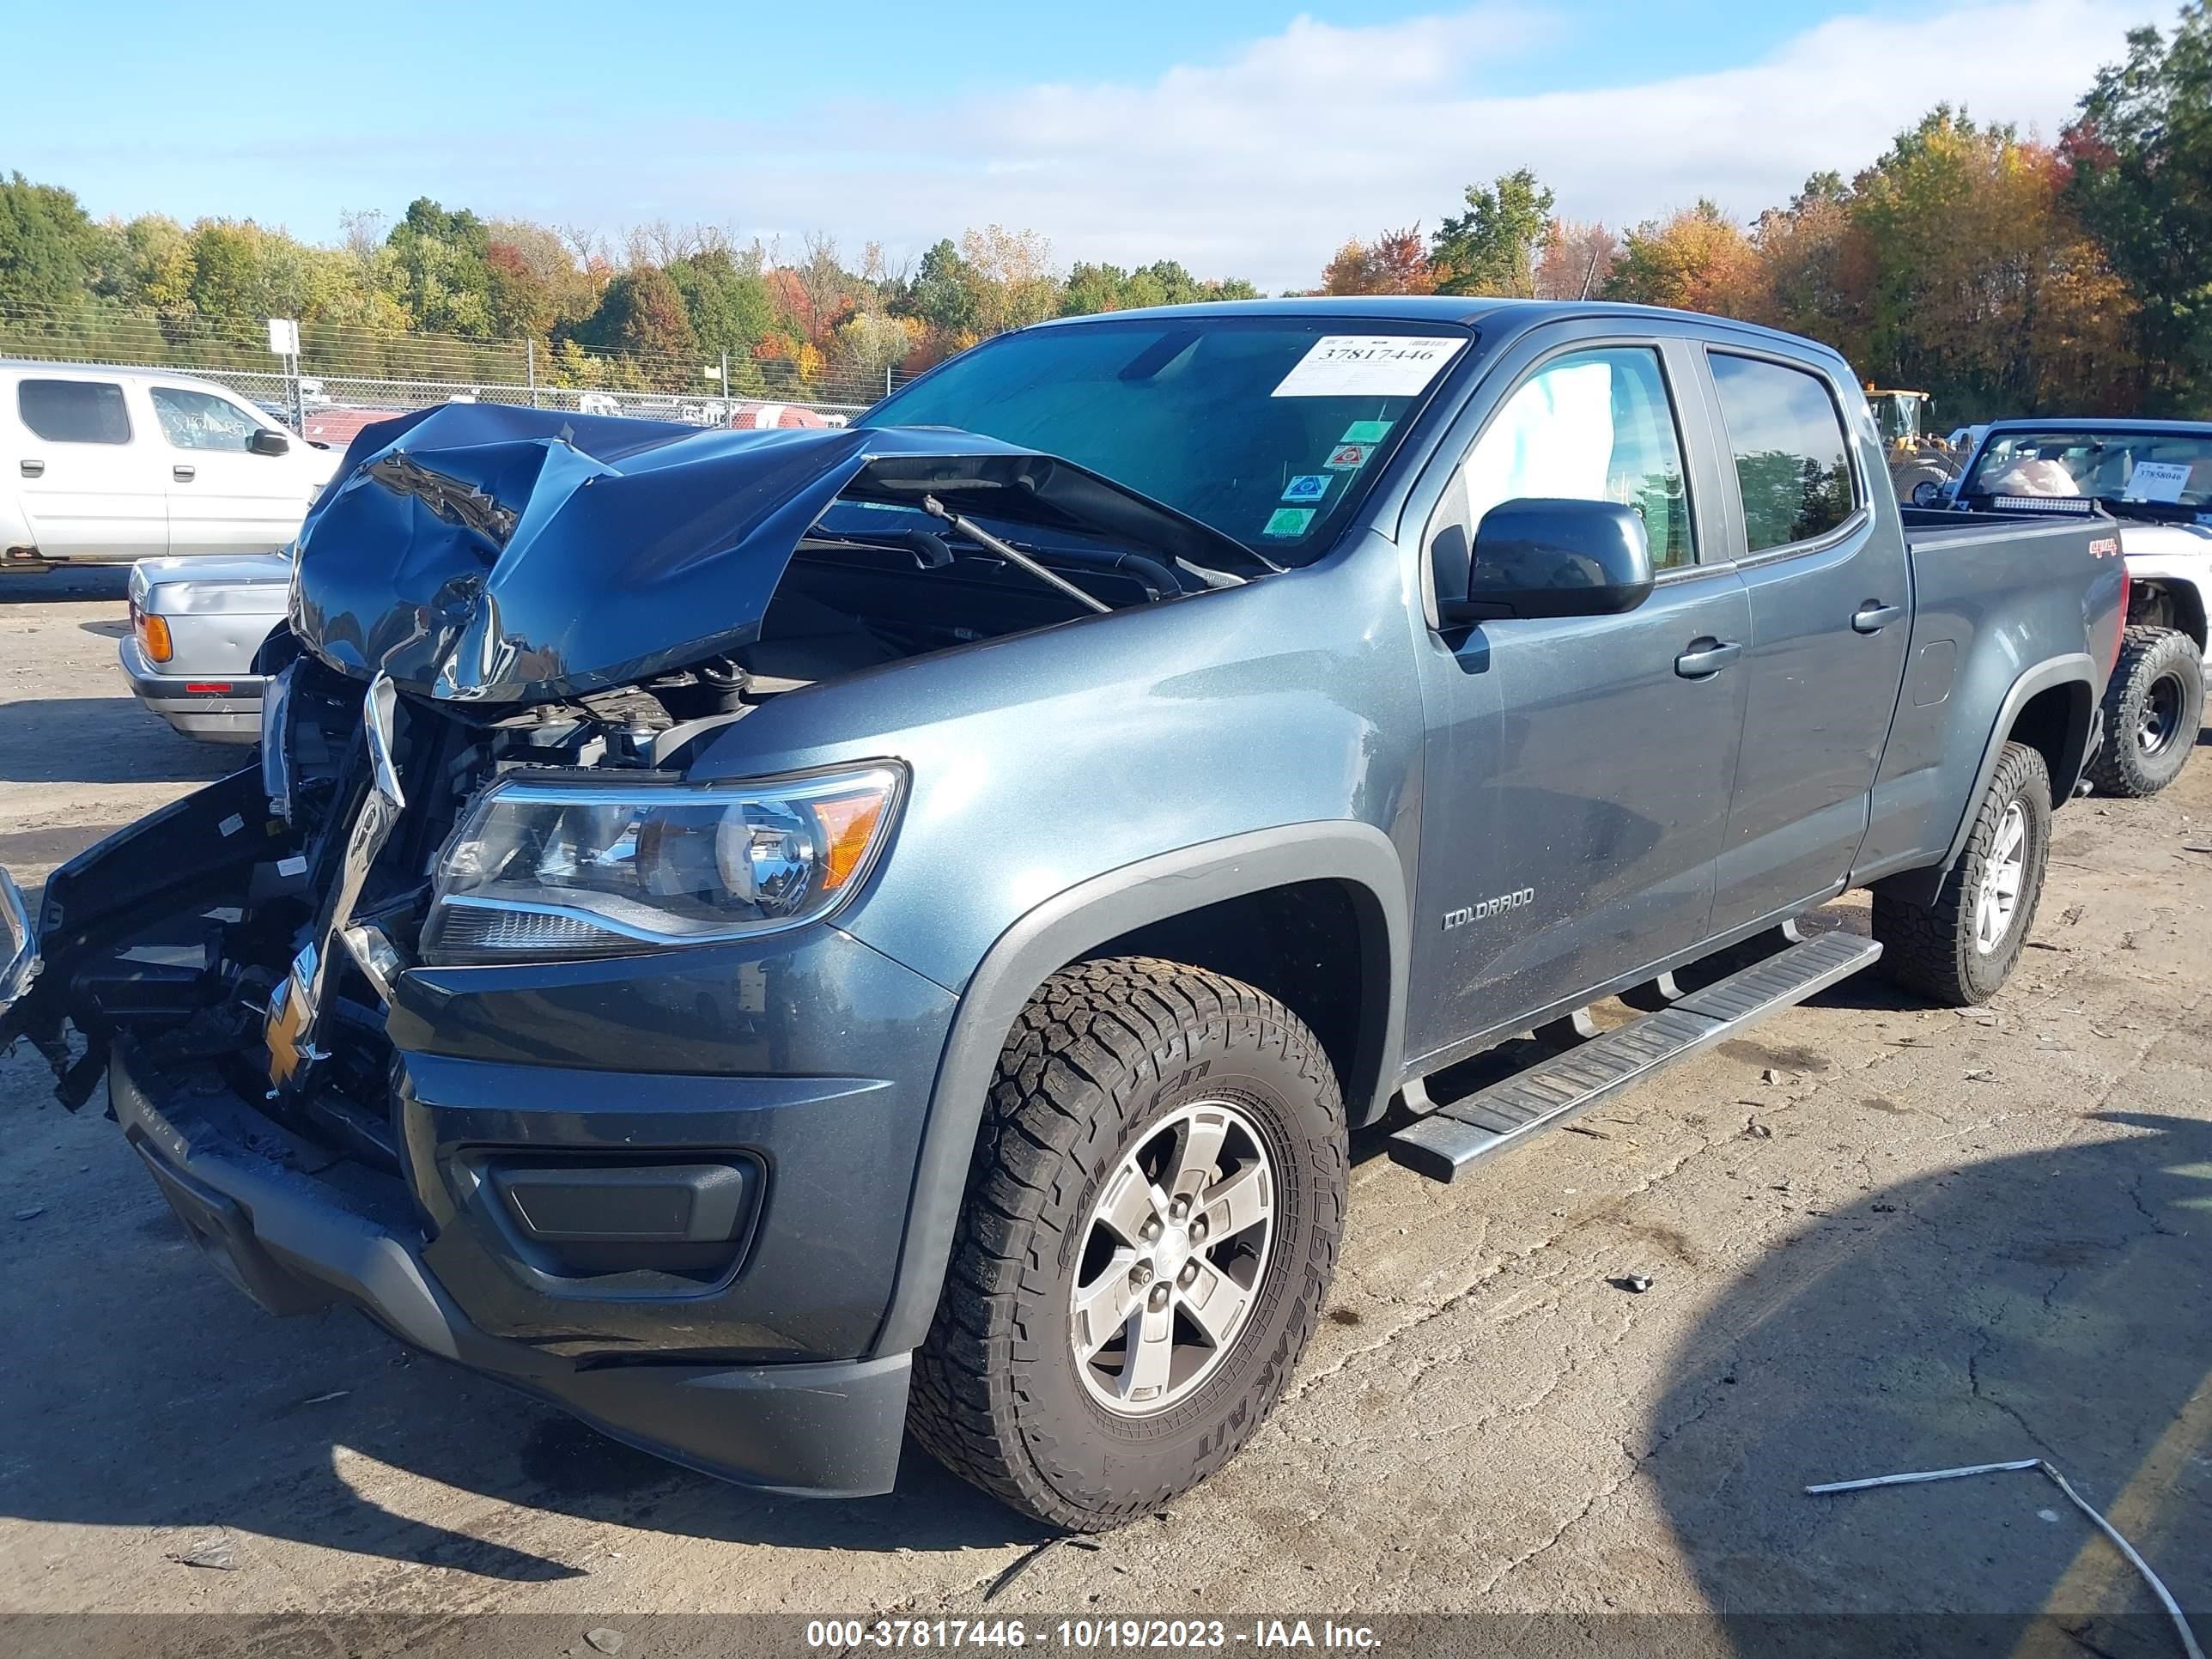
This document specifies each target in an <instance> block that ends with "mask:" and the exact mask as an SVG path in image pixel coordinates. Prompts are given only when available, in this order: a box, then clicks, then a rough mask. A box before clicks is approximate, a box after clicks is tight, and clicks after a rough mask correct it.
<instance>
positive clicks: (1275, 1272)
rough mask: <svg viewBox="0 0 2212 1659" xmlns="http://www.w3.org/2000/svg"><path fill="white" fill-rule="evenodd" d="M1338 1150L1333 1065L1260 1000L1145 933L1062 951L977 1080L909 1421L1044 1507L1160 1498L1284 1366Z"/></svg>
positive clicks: (1299, 1027)
mask: <svg viewBox="0 0 2212 1659" xmlns="http://www.w3.org/2000/svg"><path fill="white" fill-rule="evenodd" d="M1346 1162H1347V1155H1346V1140H1345V1121H1344V1106H1343V1101H1342V1097H1341V1096H1340V1093H1339V1091H1338V1086H1337V1080H1336V1074H1335V1073H1334V1070H1333V1069H1332V1067H1331V1066H1330V1063H1329V1060H1328V1055H1327V1054H1325V1053H1324V1052H1323V1051H1322V1047H1321V1044H1320V1042H1318V1041H1317V1040H1316V1038H1315V1036H1314V1035H1313V1033H1312V1032H1311V1031H1310V1030H1307V1029H1306V1027H1305V1024H1304V1022H1302V1021H1301V1020H1299V1019H1298V1018H1297V1016H1296V1015H1295V1014H1293V1013H1291V1012H1290V1011H1289V1010H1288V1009H1287V1008H1285V1007H1284V1006H1282V1004H1280V1003H1279V1002H1278V1001H1276V1000H1274V999H1273V998H1272V997H1270V996H1267V995H1266V994H1264V993H1262V992H1260V991H1258V990H1255V989H1254V988H1253V987H1251V986H1249V985H1245V984H1243V983H1240V982H1239V981H1236V980H1231V979H1226V978H1224V977H1222V976H1221V975H1218V974H1210V973H1205V972H1202V971H1200V970H1199V969H1194V968H1188V967H1184V966H1182V965H1180V964H1177V963H1169V962H1162V961H1157V960H1153V959H1151V958H1146V957H1123V958H1117V959H1114V960H1107V961H1096V962H1086V963H1078V964H1077V965H1076V966H1074V967H1073V968H1069V969H1065V970H1064V971H1062V972H1060V973H1059V974H1057V975H1054V977H1053V978H1052V979H1051V980H1049V981H1047V982H1046V983H1045V985H1044V986H1043V987H1042V989H1040V990H1039V991H1038V992H1037V994H1036V996H1035V997H1033V998H1032V999H1031V1000H1030V1004H1029V1006H1028V1007H1027V1008H1025V1009H1024V1011H1023V1013H1022V1017H1021V1018H1020V1019H1019V1020H1018V1022H1017V1023H1016V1024H1015V1026H1014V1029H1013V1031H1012V1034H1011V1035H1010V1036H1009V1037H1008V1039H1007V1042H1006V1050H1005V1052H1004V1054H1002V1055H1001V1056H1000V1062H999V1069H998V1073H997V1075H996V1077H995V1079H994V1081H993V1084H992V1087H991V1096H990V1101H989V1103H988V1106H987V1110H986V1115H985V1119H984V1125H983V1131H982V1134H981V1139H980V1140H979V1142H978V1145H977V1147H976V1152H975V1164H974V1167H973V1170H972V1172H971V1174H970V1177H969V1189H968V1200H967V1205H966V1207H965V1209H964V1210H963V1213H962V1217H961V1221H960V1226H959V1231H958V1233H957V1236H956V1237H955V1238H954V1241H953V1248H952V1260H951V1263H950V1265H949V1267H947V1270H946V1273H945V1290H944V1293H943V1295H942V1297H941V1298H940V1299H939V1304H938V1310H937V1317H936V1321H935V1322H934V1323H933V1326H932V1328H931V1330H930V1334H929V1338H928V1340H927V1342H925V1343H924V1344H923V1346H922V1347H921V1350H920V1351H919V1352H917V1353H916V1354H915V1380H914V1393H913V1400H912V1405H911V1407H910V1408H909V1413H908V1423H909V1426H910V1427H911V1428H912V1429H913V1431H914V1433H915V1438H916V1439H918V1440H920V1441H921V1443H922V1444H923V1445H924V1446H925V1447H927V1449H929V1450H930V1452H931V1453H932V1454H933V1455H935V1456H936V1457H937V1458H938V1460H939V1462H943V1463H944V1464H945V1466H946V1467H947V1468H951V1470H952V1471H953V1472H954V1473H955V1474H959V1475H961V1476H963V1478H965V1479H967V1480H970V1481H972V1482H974V1483H975V1485H977V1486H981V1487H982V1488H983V1489H984V1490H985V1491H987V1492H992V1493H994V1494H995V1495H996V1496H997V1497H999V1498H1002V1499H1003V1500H1005V1501H1006V1503H1008V1504H1012V1506H1013V1507H1014V1508H1016V1509H1018V1510H1023V1511H1024V1512H1026V1513H1027V1514H1029V1515H1031V1516H1036V1518H1037V1519H1039V1520H1041V1521H1044V1522H1049V1523H1050V1524H1052V1525H1054V1526H1058V1527H1064V1528H1068V1529H1070V1530H1073V1531H1083V1532H1090V1531H1098V1530H1102V1529H1103V1528H1108V1527H1113V1526H1118V1525H1120V1524H1121V1523H1122V1522H1126V1521H1129V1520H1132V1519H1134V1518H1136V1517H1138V1516H1143V1515H1146V1514H1150V1513H1152V1512H1154V1511H1157V1510H1158V1509H1159V1508H1160V1506H1161V1505H1162V1504H1165V1503H1167V1502H1168V1501H1169V1500H1170V1498H1174V1497H1176V1495H1177V1494H1178V1493H1180V1492H1185V1491H1187V1490H1188V1489H1189V1488H1190V1487H1192V1486H1195V1485H1197V1484H1198V1483H1199V1482H1200V1480H1204V1479H1205V1478H1206V1476H1207V1475H1209V1474H1212V1473H1213V1471H1214V1470H1215V1469H1217V1468H1219V1467H1220V1466H1221V1465H1222V1464H1224V1463H1225V1462H1227V1461H1228V1460H1229V1459H1230V1457H1231V1456H1232V1455H1234V1454H1235V1453H1236V1451H1237V1449H1238V1448H1239V1447H1241V1446H1242V1445H1243V1443H1245V1442H1246V1441H1247V1440H1249V1438H1250V1437H1252V1435H1253V1433H1254V1431H1256V1430H1257V1429H1258V1428H1259V1426H1260V1424H1261V1421H1262V1420H1263V1419H1265V1418H1266V1416H1267V1411H1268V1408H1269V1407H1271V1406H1273V1403H1274V1401H1275V1398H1276V1396H1277V1395H1279V1394H1280V1393H1281V1391H1282V1388H1283V1384H1284V1383H1285V1382H1286V1381H1287V1380H1288V1379H1289V1376H1290V1373H1291V1367H1292V1366H1293V1365H1294V1364H1297V1358H1298V1356H1299V1354H1300V1353H1301V1352H1304V1348H1305V1345H1306V1341H1307V1339H1308V1338H1309V1337H1310V1336H1311V1335H1312V1334H1313V1329H1314V1325H1315V1322H1316V1320H1317V1319H1318V1317H1319V1316H1320V1312H1321V1307H1322V1297H1324V1296H1325V1295H1326V1294H1327V1292H1328V1280H1329V1274H1330V1272H1331V1270H1332V1268H1333V1267H1334V1264H1335V1260H1336V1248H1337V1241H1338V1239H1339V1237H1340V1235H1341V1232H1342V1230H1343V1220H1344V1201H1345V1187H1346Z"/></svg>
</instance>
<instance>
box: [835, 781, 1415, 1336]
mask: <svg viewBox="0 0 2212 1659" xmlns="http://www.w3.org/2000/svg"><path fill="white" fill-rule="evenodd" d="M1316 880H1322V881H1329V880H1334V881H1341V882H1344V883H1346V884H1347V885H1349V886H1350V887H1351V888H1352V890H1353V891H1354V892H1355V893H1357V894H1358V895H1360V896H1361V899H1362V902H1363V905H1364V907H1365V908H1368V910H1369V912H1370V915H1369V916H1368V918H1366V920H1367V921H1368V922H1369V923H1370V925H1368V926H1364V927H1362V930H1361V932H1362V935H1363V948H1364V949H1365V950H1367V951H1368V952H1369V954H1370V955H1371V956H1372V957H1375V958H1376V960H1373V961H1371V962H1369V963H1364V968H1365V969H1366V971H1365V972H1364V975H1363V980H1364V983H1366V984H1369V985H1380V986H1382V987H1384V989H1383V998H1384V1006H1383V1009H1382V1011H1381V1017H1380V1018H1379V1019H1376V1020H1363V1021H1362V1022H1361V1023H1360V1024H1361V1030H1362V1033H1363V1036H1362V1037H1361V1040H1360V1042H1359V1044H1358V1049H1357V1052H1356V1057H1355V1060H1354V1063H1353V1068H1352V1077H1351V1078H1350V1079H1348V1080H1347V1082H1348V1086H1347V1087H1346V1091H1345V1093H1346V1102H1347V1103H1348V1104H1350V1105H1352V1109H1353V1115H1354V1117H1355V1118H1359V1119H1364V1118H1365V1117H1367V1116H1369V1115H1370V1111H1369V1110H1368V1109H1369V1108H1370V1107H1373V1106H1376V1105H1379V1103H1381V1101H1382V1100H1383V1097H1385V1096H1386V1095H1387V1093H1388V1091H1389V1089H1390V1088H1391V1087H1392V1086H1393V1085H1394V1083H1395V1079H1396V1076H1397V1071H1398V1056H1399V1054H1400V1052H1401V1048H1402V1043H1403V1037H1404V1032H1405V1013H1406V1009H1405V997H1406V975H1407V955H1408V952H1409V951H1410V949H1411V943H1410V937H1409V933H1408V927H1407V915H1406V876H1405V871H1404V869H1403V866H1401V863H1400V861H1399V858H1398V852H1397V848H1395V847H1394V846H1393V845H1392V844H1391V842H1390V838H1389V836H1386V835H1384V834H1383V831H1381V830H1380V829H1376V828H1375V827H1374V826H1373V825H1372V824H1367V823H1357V822H1354V821H1350V820H1346V821H1342V822H1329V823H1297V824H1287V825H1284V826H1282V827H1280V828H1278V829H1261V830H1255V831H1253V832H1250V833H1249V834H1245V835H1238V836H1228V837H1226V838H1225V839H1223V840H1220V841H1212V842H1204V843H1201V844H1200V845H1199V846H1196V847H1188V848H1182V849H1181V850H1179V851H1176V852H1173V853H1164V854H1160V855H1158V857H1154V858H1148V859H1144V860H1139V862H1137V863H1134V864H1129V865H1124V866H1121V868H1119V869H1116V870H1111V871H1109V872H1106V873H1105V874H1103V875H1100V876H1095V877H1093V878H1091V879H1090V880H1088V881H1085V882H1082V883H1080V884H1077V885H1076V886H1073V887H1071V888H1069V889H1067V890H1066V891H1064V892H1061V893H1059V894H1057V895H1055V896H1054V897H1052V898H1049V899H1048V900H1046V901H1045V902H1042V904H1039V905H1036V907H1035V908H1031V909H1030V910H1029V911H1027V912H1026V913H1024V915H1022V917H1021V918H1020V919H1019V920H1018V921H1016V922H1014V924H1013V925H1012V927H1008V928H1007V929H1006V932H1005V933H1002V934H1000V937H999V939H998V940H997V941H996V943H994V945H992V946H991V948H990V950H989V951H988V952H987V954H986V955H985V957H984V958H983V960H982V961H981V963H979V964H978V965H977V967H976V969H975V973H974V974H973V975H971V976H970V977H969V981H968V983H967V987H966V989H965V991H964V992H963V994H962V996H961V999H960V1005H959V1007H958V1009H957V1011H956V1012H955V1013H954V1015H953V1021H952V1030H951V1036H950V1037H949V1038H948V1039H947V1041H946V1043H945V1054H944V1056H943V1058H942V1059H941V1060H940V1061H939V1066H938V1073H937V1083H936V1086H935V1087H934V1088H933V1090H932V1091H931V1094H930V1103H929V1116H928V1120H927V1123H926V1124H925V1125H924V1127H923V1130H922V1141H921V1157H920V1158H919V1160H918V1161H917V1164H916V1166H915V1183H914V1194H913V1197H912V1199H911V1200H910V1201H909V1203H908V1212H907V1225H906V1236H905V1238H904V1240H903V1241H902V1244H901V1247H900V1252H899V1266H898V1277H897V1280H896V1284H895V1285H894V1287H893V1290H892V1294H891V1304H890V1309H889V1310H888V1311H887V1312H886V1313H885V1315H884V1326H883V1328H882V1330H881V1331H880V1332H879V1333H878V1335H877V1338H876V1342H875V1346H874V1348H873V1350H872V1352H876V1353H878V1354H884V1353H896V1352H902V1351H903V1350H905V1349H908V1348H911V1347H914V1346H916V1345H917V1344H919V1343H920V1342H921V1340H922V1339H923V1338H924V1337H926V1336H927V1334H928V1333H929V1325H930V1321H931V1318H932V1316H933V1315H934V1313H935V1311H936V1308H937V1299H938V1293H939V1289H940V1287H941V1286H942V1285H943V1283H944V1279H945V1262H946V1261H947V1260H948V1259H949V1257H950V1255H951V1248H952V1235H953V1230H954V1226H955V1224H956V1223H957V1220H958V1218H959V1214H960V1209H961V1206H962V1204H963V1202H964V1201H965V1199H966V1196H967V1189H968V1176H969V1164H970V1163H971V1161H972V1159H973V1158H974V1155H975V1137H976V1134H977V1133H978V1131H979V1129H980V1127H981V1122H982V1117H983V1106H984V1100H985V1097H986V1095H987V1091H988V1090H989V1087H990V1082H991V1073H992V1072H993V1070H994V1068H995V1067H996V1066H997V1065H998V1061H999V1054H1000V1050H1001V1049H1002V1048H1004V1047H1005V1046H1006V1034H1007V1032H1008V1031H1010V1030H1012V1028H1013V1024H1014V1021H1015V1020H1016V1019H1017V1018H1018V1017H1019V1016H1020V1014H1021V1012H1022V1009H1023V1007H1024V1005H1026V1004H1027V1003H1028V1001H1029V1000H1030V996H1031V995H1032V994H1034V993H1035V992H1036V988H1037V987H1038V986H1040V985H1042V983H1043V982H1044V981H1046V980H1047V979H1048V978H1050V977H1051V976H1052V975H1053V974H1054V973H1055V972H1057V971H1058V970H1059V969H1061V968H1063V967H1065V966H1066V964H1067V963H1070V962H1073V961H1075V960H1076V959H1077V958H1079V957H1082V956H1084V955H1085V953H1086V952H1088V951H1092V950H1095V949H1096V948H1097V946H1099V945H1103V944H1104V943H1106V942H1107V941H1108V940H1109V939H1115V938H1118V937H1120V936H1121V934H1124V933H1129V932H1130V931H1132V930H1133V929H1135V928H1139V927H1145V926H1146V925H1148V924H1150V923H1152V922H1156V921H1165V920H1167V919H1168V918H1170V917H1172V916H1176V915H1182V914H1184V913H1185V912H1188V911H1190V910H1194V909H1198V908H1201V907H1203V906H1206V905H1209V904H1214V903H1218V902H1221V901H1222V900H1225V899H1232V898H1238V897H1242V896H1245V895H1247V894H1250V893H1256V892H1261V891H1265V890H1267V889H1269V888H1273V887H1279V886H1284V885H1286V884H1290V883H1292V882H1302V881H1316ZM1369 941H1371V943H1370V942H1369Z"/></svg>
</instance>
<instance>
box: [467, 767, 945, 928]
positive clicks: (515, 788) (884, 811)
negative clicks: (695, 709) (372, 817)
mask: <svg viewBox="0 0 2212 1659" xmlns="http://www.w3.org/2000/svg"><path fill="white" fill-rule="evenodd" d="M903 780H904V773H903V771H902V769H900V768H898V767H896V766H894V765H891V764H889V763H876V764H873V765H869V766H864V767H859V768H854V769H842V770H838V771H835V772H820V773H813V774H810V775H805V776H801V777H792V778H779V779H762V780H755V781H748V782H744V783H712V784H667V785H659V786H655V785H641V784H640V783H639V782H638V781H636V780H635V778H628V779H623V780H620V781H609V782H607V783H605V784H601V783H596V782H582V781H558V782H556V781H527V780H516V779H509V780H508V781H505V782H502V783H500V784H497V785H495V786H494V787H491V788H489V789H488V790H486V791H485V792H484V793H483V794H482V795H481V796H479V797H478V798H477V801H476V804H475V805H474V807H473V808H472V809H471V811H470V813H469V815H468V817H467V818H466V819H465V820H464V822H463V823H462V824H461V826H460V828H459V829H458V830H457V831H456V832H455V833H454V836H453V840H452V841H451V842H448V843H447V848H446V850H445V853H444V854H443V855H442V856H441V858H440V860H439V865H438V878H437V896H436V902H435V903H434V904H433V905H432V907H431V910H430V921H429V925H428V928H427V929H426V930H425V933H424V936H423V951H424V955H425V956H426V957H428V958H429V959H430V960H432V961H444V962H449V963H450V962H471V961H473V962H484V961H492V960H513V958H515V957H556V956H592V955H607V954H615V953H620V952H627V951H636V950H638V949H640V948H641V947H649V946H654V945H702V944H709V943H713V942H715V941H718V940H723V939H743V938H745V937H747V936H749V935H750V934H754V933H766V932H769V931H770V930H772V929H775V928H780V927H793V926H796V925H797V924H799V923H800V922H805V921H816V920H817V919H819V918H820V917H822V916H824V915H828V914H829V912H830V911H831V910H834V909H835V908H836V907H837V906H838V905H839V904H840V903H841V902H842V901H843V900H845V899H846V898H848V897H849V896H851V895H852V894H853V893H854V892H857V891H858V890H860V884H862V883H863V882H864V881H865V880H866V878H867V874H868V871H869V868H870V866H872V864H873V863H874V861H875V859H876V855H877V854H878V852H879V851H880V850H881V848H882V846H883V842H884V838H885V837H886V836H887V835H888V834H889V832H890V824H891V820H892V818H893V817H895V816H896V810H897V805H898V797H899V793H900V788H901V785H902V782H903Z"/></svg>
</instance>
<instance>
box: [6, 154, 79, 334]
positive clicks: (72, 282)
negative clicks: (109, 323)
mask: <svg viewBox="0 0 2212 1659" xmlns="http://www.w3.org/2000/svg"><path fill="white" fill-rule="evenodd" d="M98 251H99V239H98V237H97V236H96V235H95V234H94V228H93V223H92V220H91V219H90V217H89V216H87V214H86V213H85V210H84V209H83V207H82V205H81V204H79V203H78V201H77V199H76V193H75V192H74V191H67V190H64V189H63V188H62V187H61V186H60V185H34V184H33V183H32V182H31V181H30V180H29V179H26V178H25V177H24V176H23V175H22V174H21V173H9V174H7V175H5V176H0V304H8V305H33V306H40V307H73V306H77V305H81V304H82V303H83V301H84V300H85V298H86V296H87V295H88V294H89V293H90V291H91V286H92V277H93V271H94V258H96V256H97V253H98Z"/></svg>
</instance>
